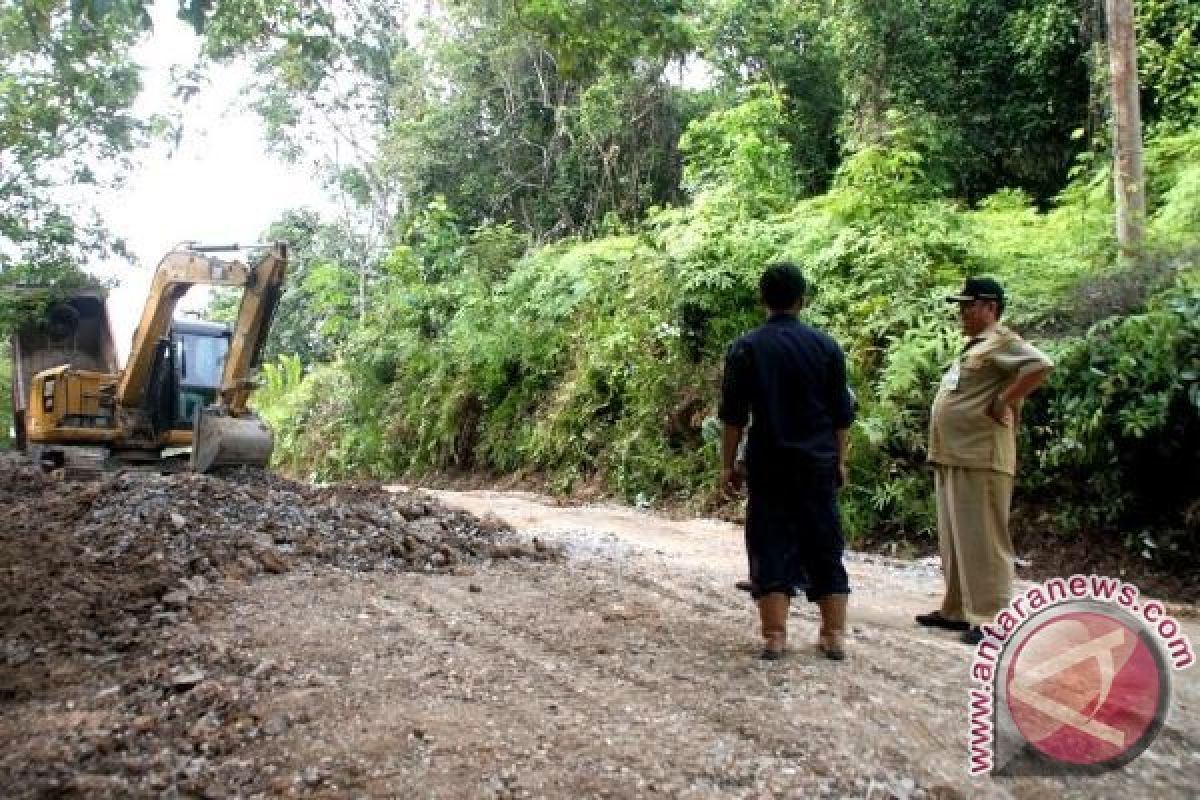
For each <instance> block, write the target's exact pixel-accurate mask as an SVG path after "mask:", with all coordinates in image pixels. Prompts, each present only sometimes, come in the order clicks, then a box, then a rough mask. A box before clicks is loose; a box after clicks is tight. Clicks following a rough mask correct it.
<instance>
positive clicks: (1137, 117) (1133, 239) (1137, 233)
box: [1105, 0, 1146, 259]
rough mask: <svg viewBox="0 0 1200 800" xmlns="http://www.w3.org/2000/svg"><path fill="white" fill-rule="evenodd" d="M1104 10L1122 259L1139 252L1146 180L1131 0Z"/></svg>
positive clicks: (1110, 0) (1112, 2) (1114, 1)
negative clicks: (1143, 165) (1143, 168)
mask: <svg viewBox="0 0 1200 800" xmlns="http://www.w3.org/2000/svg"><path fill="white" fill-rule="evenodd" d="M1105 13H1106V15H1107V17H1108V63H1109V72H1110V75H1111V77H1112V105H1113V128H1114V131H1113V189H1114V191H1115V193H1116V201H1117V245H1118V247H1120V250H1121V256H1122V258H1125V259H1136V258H1137V256H1138V255H1139V253H1140V252H1141V245H1142V235H1143V233H1144V230H1145V224H1146V191H1145V187H1146V182H1145V177H1144V175H1143V173H1142V111H1141V105H1140V102H1139V99H1138V75H1137V38H1136V36H1135V35H1134V30H1133V0H1105Z"/></svg>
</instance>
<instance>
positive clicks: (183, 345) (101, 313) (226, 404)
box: [12, 242, 287, 477]
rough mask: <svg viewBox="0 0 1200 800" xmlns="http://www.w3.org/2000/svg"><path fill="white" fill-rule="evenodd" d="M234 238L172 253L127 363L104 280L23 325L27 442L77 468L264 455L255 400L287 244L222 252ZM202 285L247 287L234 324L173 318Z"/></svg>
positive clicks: (21, 438) (17, 411) (18, 367)
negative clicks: (238, 256) (252, 252)
mask: <svg viewBox="0 0 1200 800" xmlns="http://www.w3.org/2000/svg"><path fill="white" fill-rule="evenodd" d="M234 249H240V248H238V247H237V246H236V245H230V246H216V247H202V246H198V245H191V244H189V245H184V246H180V247H178V248H176V249H174V250H172V251H171V252H170V253H168V254H167V255H166V256H165V257H164V258H163V259H162V261H161V262H160V263H159V265H158V269H157V270H156V271H155V274H154V278H153V281H152V283H151V287H150V294H149V296H148V297H147V299H146V304H145V308H144V309H143V311H142V315H141V318H140V321H139V323H138V327H137V330H136V332H135V333H134V337H133V343H132V345H131V347H130V350H129V357H128V359H127V362H126V365H125V367H124V369H118V368H117V358H116V350H115V348H114V347H113V338H112V330H111V326H110V323H109V318H108V313H107V308H106V306H105V303H104V296H103V293H102V292H100V291H98V290H94V289H91V290H82V291H77V292H74V293H72V294H71V295H70V296H68V297H66V298H65V299H63V300H60V301H59V302H56V303H55V304H53V305H52V306H51V307H50V309H49V310H48V312H47V313H46V314H45V315H44V317H43V318H42V319H39V320H34V321H30V322H27V323H26V324H25V325H23V326H22V327H21V328H20V329H19V330H18V331H17V332H16V334H15V335H14V337H13V346H12V355H13V392H14V397H13V409H14V420H13V421H14V428H15V430H16V439H17V445H18V447H19V448H20V449H23V450H26V451H27V452H28V453H29V454H30V455H31V457H33V458H34V459H35V460H36V461H37V462H38V463H39V464H41V465H42V466H44V467H45V468H47V469H50V470H62V471H63V472H64V474H66V475H67V476H69V477H88V476H91V475H94V474H96V473H97V472H99V471H101V470H104V469H107V468H112V467H114V466H121V465H143V466H151V467H161V468H167V469H170V468H176V467H180V466H187V467H190V468H191V469H193V470H196V471H201V472H203V471H207V470H209V469H211V468H213V467H218V466H234V465H246V466H258V467H262V466H266V464H267V463H268V462H269V460H270V457H271V451H272V449H273V446H274V437H273V435H272V433H271V430H270V428H269V427H268V426H267V425H266V423H265V422H264V421H263V420H262V419H260V418H259V417H258V415H256V414H255V413H254V412H253V411H252V410H251V409H250V408H249V406H248V402H249V398H250V394H251V392H252V391H253V390H254V388H255V384H254V382H253V380H252V372H253V370H254V369H255V368H256V367H257V366H258V365H259V361H260V359H261V354H262V348H263V345H264V344H265V342H266V338H267V333H268V332H269V330H270V323H271V318H272V316H273V314H274V310H275V306H276V304H277V303H278V301H279V297H280V295H281V294H282V291H283V279H284V276H285V273H286V270H287V245H286V244H284V243H282V242H280V243H276V244H273V245H271V246H270V248H269V249H268V251H267V253H266V254H265V255H264V256H263V257H262V258H261V259H259V260H258V262H257V263H255V264H254V265H253V266H248V265H246V264H244V263H242V262H241V261H236V260H229V261H227V260H224V259H221V258H218V257H216V256H214V255H212V254H213V253H214V252H221V251H227V250H234ZM200 285H207V286H225V287H235V288H238V289H240V290H241V291H242V296H241V302H240V304H239V307H238V313H237V317H236V318H235V320H234V322H233V323H232V325H224V324H221V323H212V322H203V321H199V320H195V321H193V320H175V319H173V317H174V311H175V306H176V304H177V303H178V302H179V300H180V298H182V297H183V295H184V294H185V293H186V292H187V290H188V289H190V288H191V287H192V286H200ZM185 456H186V460H184V457H185Z"/></svg>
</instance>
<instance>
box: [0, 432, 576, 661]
mask: <svg viewBox="0 0 1200 800" xmlns="http://www.w3.org/2000/svg"><path fill="white" fill-rule="evenodd" d="M0 494H2V495H3V497H2V499H3V501H4V506H3V510H0V558H3V559H4V561H5V563H6V564H7V565H8V569H6V570H3V571H0V619H2V620H3V621H4V623H5V627H6V634H5V637H4V639H5V645H4V647H9V645H11V643H12V639H13V636H14V634H20V633H22V632H23V633H25V634H27V635H29V636H33V635H34V634H37V636H36V638H47V637H48V636H50V635H51V634H53V633H59V634H68V635H69V634H73V633H74V634H79V635H84V632H85V631H87V632H90V633H89V635H91V634H96V633H104V631H105V629H106V627H107V626H108V625H109V624H110V623H112V622H114V620H115V618H117V617H123V612H128V611H130V610H139V609H140V610H144V611H147V612H149V613H157V614H166V615H168V620H169V615H171V614H174V613H176V612H177V611H178V610H179V609H180V608H183V607H185V606H186V605H187V604H188V600H189V597H190V596H191V595H195V594H197V593H199V592H201V591H202V590H203V588H204V587H205V586H209V585H212V584H215V583H218V582H220V581H223V580H231V579H232V580H240V579H246V578H249V577H252V576H254V575H257V574H261V573H281V572H287V571H289V570H291V569H294V568H297V567H303V566H314V565H329V566H333V567H338V568H341V569H347V570H354V571H367V570H387V571H413V570H418V571H424V572H450V571H454V570H459V569H463V568H466V567H468V566H469V565H472V564H479V563H481V562H484V561H486V560H489V559H497V558H531V559H551V558H556V557H558V555H559V554H558V552H557V551H555V550H554V549H553V548H549V547H546V546H544V545H543V544H542V543H540V542H538V541H536V540H535V541H533V542H532V543H526V542H522V541H519V540H517V539H516V537H515V536H514V535H513V533H512V530H511V529H510V528H509V527H508V526H507V525H506V524H504V523H503V522H501V521H500V520H498V519H496V518H494V517H484V518H482V519H480V518H478V517H475V516H473V515H471V514H468V513H466V512H463V511H456V510H452V509H448V508H446V507H445V506H443V505H442V504H441V503H439V502H438V501H436V500H435V499H433V498H431V497H429V496H427V495H424V494H422V493H420V492H412V491H403V492H393V491H390V490H388V489H386V488H384V487H383V486H382V485H379V484H368V483H348V484H337V485H332V486H324V487H314V486H310V485H307V484H302V483H297V482H295V481H290V480H287V479H284V478H281V477H279V476H276V475H272V474H270V473H267V472H263V471H261V470H248V469H236V470H229V471H225V472H223V473H220V474H216V475H199V474H193V473H178V474H170V475H161V474H158V473H155V472H147V471H135V470H129V471H125V472H120V473H114V474H110V475H106V476H104V477H103V478H102V479H101V480H98V481H94V482H91V483H64V482H60V481H53V480H50V479H47V478H46V477H44V476H43V475H41V474H40V472H39V471H38V470H37V469H36V468H35V467H33V466H31V465H30V464H29V463H28V462H27V461H24V460H23V459H21V458H20V457H19V456H15V455H11V454H10V455H4V456H0ZM10 649H11V648H10ZM3 658H4V651H3V649H0V659H3Z"/></svg>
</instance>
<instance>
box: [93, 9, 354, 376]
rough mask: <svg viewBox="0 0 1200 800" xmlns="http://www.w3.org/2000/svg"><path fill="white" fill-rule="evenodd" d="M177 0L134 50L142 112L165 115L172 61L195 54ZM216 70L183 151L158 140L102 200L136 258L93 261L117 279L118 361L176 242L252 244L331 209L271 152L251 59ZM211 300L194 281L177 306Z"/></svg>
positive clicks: (309, 182)
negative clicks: (273, 226)
mask: <svg viewBox="0 0 1200 800" xmlns="http://www.w3.org/2000/svg"><path fill="white" fill-rule="evenodd" d="M176 7H177V6H176V3H175V2H174V0H165V1H164V0H159V2H157V3H156V4H155V6H154V8H153V18H154V31H153V33H152V34H151V35H149V36H148V37H147V39H146V40H145V41H144V42H143V43H142V44H140V45H139V46H138V48H137V49H136V50H135V51H134V55H135V58H136V59H137V61H138V63H139V64H141V65H142V66H143V67H144V72H143V75H142V80H143V86H144V88H143V91H142V94H141V96H140V97H139V99H138V102H137V105H136V111H137V113H138V114H139V115H148V114H151V113H155V112H159V113H162V112H164V111H166V110H167V109H168V108H170V107H171V106H172V105H173V104H177V102H178V101H176V100H175V99H174V98H173V97H172V95H171V92H172V88H173V85H172V82H171V74H170V71H171V66H172V65H181V66H183V67H188V66H191V65H192V64H193V63H194V62H195V60H196V56H197V54H198V53H199V50H200V40H199V37H197V36H196V35H195V34H194V33H193V32H192V30H191V29H190V28H189V27H188V26H187V25H186V24H185V23H183V22H181V21H179V20H177V19H176V18H175V10H176ZM210 74H211V78H212V81H211V84H210V85H209V86H207V87H206V88H205V89H203V90H202V91H201V92H200V94H198V95H196V96H195V97H193V98H192V99H191V100H190V101H189V102H188V103H187V104H186V105H185V106H183V108H184V114H183V125H184V133H183V139H182V142H181V145H180V147H179V149H178V150H177V151H176V152H175V153H174V154H173V155H169V154H168V153H167V148H166V146H165V145H156V146H155V147H153V148H151V149H150V150H148V151H144V152H141V153H139V154H138V165H137V167H136V168H135V170H134V172H133V174H132V175H131V176H130V178H129V180H128V181H127V182H126V184H125V185H124V186H123V187H122V188H120V189H118V190H114V191H110V192H105V193H102V194H101V195H99V197H98V198H97V200H96V207H97V209H98V211H99V213H100V217H101V219H102V221H103V222H104V223H105V224H106V225H107V226H108V227H109V229H110V230H112V231H113V232H114V233H115V234H116V235H118V236H121V237H123V238H124V239H125V240H126V242H127V244H128V246H129V250H130V252H131V253H132V254H133V255H134V257H135V264H133V265H130V264H128V263H126V262H124V261H121V260H111V261H109V262H106V263H103V264H97V265H93V267H92V269H91V271H92V272H93V273H94V274H96V275H98V276H101V277H105V278H114V277H115V278H117V279H118V280H119V281H120V282H121V283H120V286H119V287H118V288H117V289H115V290H113V292H112V293H111V294H110V296H109V301H108V305H109V315H110V317H111V318H112V325H113V335H114V336H115V337H116V340H117V350H118V352H119V353H120V355H121V358H122V360H123V359H124V358H125V355H126V353H127V351H128V349H129V344H130V341H131V339H132V337H133V331H134V328H135V327H136V326H137V321H138V318H139V317H140V316H141V312H142V307H143V305H144V304H145V301H146V292H147V291H148V289H149V285H150V279H151V276H152V275H153V272H154V268H155V267H156V266H158V262H159V260H160V259H161V258H162V257H163V256H164V255H165V254H166V253H167V251H169V250H170V249H171V248H172V247H173V246H174V245H176V244H178V243H179V242H182V241H186V240H194V241H196V242H200V243H204V244H230V243H238V244H248V243H254V242H257V241H259V239H260V237H261V236H262V234H263V232H264V231H265V230H266V228H267V226H268V225H269V224H270V223H271V222H273V221H275V220H276V219H278V218H279V216H280V215H281V214H282V212H283V211H285V210H287V209H289V208H297V207H300V206H307V207H310V208H316V209H318V210H330V211H332V208H333V206H332V204H331V202H330V201H329V199H328V198H327V197H326V196H325V195H324V193H323V192H322V190H321V187H320V185H319V183H318V182H317V181H316V179H315V178H313V177H312V176H311V175H310V174H308V173H307V172H306V170H305V169H304V168H303V167H299V166H288V165H285V164H282V163H281V162H279V161H277V160H275V159H274V158H272V157H271V156H269V155H267V152H266V145H265V143H264V140H263V135H262V125H261V123H260V121H259V119H258V117H257V115H256V114H255V113H254V112H253V111H250V110H248V109H246V108H245V104H244V101H243V100H242V99H241V98H239V97H238V92H239V91H240V89H241V88H242V87H243V86H245V85H246V83H247V81H248V78H249V76H250V69H249V67H248V66H247V65H244V64H242V65H236V66H230V67H214V68H213V69H212V70H211V73H210ZM233 255H235V254H231V255H230V257H233ZM206 301H207V292H204V291H202V290H200V289H199V288H197V289H193V290H192V291H191V292H190V293H189V295H188V296H187V297H186V298H184V300H183V302H182V303H181V304H180V309H201V308H203V307H204V305H205V303H206Z"/></svg>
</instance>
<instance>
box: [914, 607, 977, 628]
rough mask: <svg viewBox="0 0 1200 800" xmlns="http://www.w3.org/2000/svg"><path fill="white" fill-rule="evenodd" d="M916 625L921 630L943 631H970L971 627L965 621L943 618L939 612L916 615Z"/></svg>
mask: <svg viewBox="0 0 1200 800" xmlns="http://www.w3.org/2000/svg"><path fill="white" fill-rule="evenodd" d="M917 624H918V625H920V626H921V627H923V628H941V629H942V630H944V631H969V630H971V625H970V623H968V622H967V621H966V620H961V619H950V618H949V617H943V616H942V612H941V611H930V612H929V613H928V614H917Z"/></svg>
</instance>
